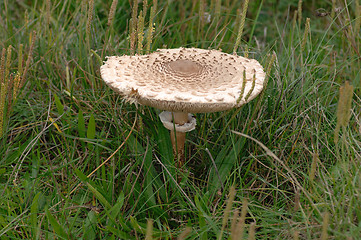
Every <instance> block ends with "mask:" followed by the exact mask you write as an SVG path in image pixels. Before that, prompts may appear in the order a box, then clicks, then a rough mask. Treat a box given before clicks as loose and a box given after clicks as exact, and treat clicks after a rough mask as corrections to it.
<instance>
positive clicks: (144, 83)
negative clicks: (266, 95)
mask: <svg viewBox="0 0 361 240" xmlns="http://www.w3.org/2000/svg"><path fill="white" fill-rule="evenodd" d="M244 72H245V76H246V80H247V81H245V84H246V85H245V86H243V83H244V81H243V75H244ZM254 74H255V82H254V83H252V82H253V77H254ZM101 75H102V78H103V79H104V81H105V82H106V83H107V84H109V85H110V86H111V87H112V88H113V89H114V90H116V91H117V92H119V93H120V94H122V95H124V96H126V97H127V98H129V97H131V95H132V94H131V93H132V91H134V90H136V91H138V94H137V99H136V101H137V102H139V103H140V104H143V105H148V106H151V107H155V108H158V109H162V110H167V111H182V112H193V113H199V112H217V111H224V110H228V109H231V108H234V107H239V106H241V105H243V104H245V103H246V102H248V101H250V100H252V99H253V98H254V97H256V96H257V95H258V94H259V93H260V91H261V90H262V88H263V81H264V78H265V73H264V71H263V68H262V66H261V65H260V64H259V63H258V62H257V61H256V60H253V59H252V60H250V59H247V58H244V57H241V56H235V55H230V54H226V53H222V52H220V51H218V50H204V49H197V48H190V49H187V48H178V49H160V50H158V51H157V52H154V53H151V54H149V55H136V56H121V57H117V56H113V57H108V60H107V61H106V62H105V64H104V65H103V66H102V67H101ZM253 84H255V85H254V88H253V91H252V92H251V93H250V90H252V85H253ZM242 88H244V96H242V97H241V98H240V101H239V102H237V99H238V98H239V95H240V94H241V93H242ZM248 94H250V96H249V97H248V99H245V97H246V96H247V95H248Z"/></svg>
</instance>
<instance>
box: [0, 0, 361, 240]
mask: <svg viewBox="0 0 361 240" xmlns="http://www.w3.org/2000/svg"><path fill="white" fill-rule="evenodd" d="M360 12H361V9H360V1H359V0H356V1H355V0H353V1H351V0H344V1H341V0H332V1H315V0H305V1H302V0H300V1H298V0H297V1H296V0H291V1H284V0H268V1H264V0H254V1H250V2H248V1H235V0H223V1H221V0H212V1H206V0H199V1H196V0H193V1H192V0H184V1H171V0H168V1H165V0H159V1H150V0H148V1H145V0H143V1H135V2H134V1H131V0H129V1H127V0H119V1H117V0H114V1H93V0H90V1H85V0H62V1H58V0H54V1H50V0H36V1H26V0H25V1H9V0H0V48H1V49H2V51H1V62H0V85H1V92H0V136H1V138H0V156H1V158H0V174H1V175H0V186H1V187H0V191H1V195H0V226H1V227H0V238H1V239H54V238H56V239H144V238H146V239H176V238H178V239H186V238H187V239H243V238H245V239H316V238H319V239H359V237H360V236H361V204H360V203H361V173H360V170H361V157H360V155H361V142H360V141H361V136H360V134H361V120H360V105H361V99H360V93H361V91H360V83H361V71H360V68H361V67H360V66H361V64H360V50H361V48H360V46H361V33H360V22H361V14H360ZM165 47H168V48H178V47H199V48H212V49H219V48H221V49H222V50H223V51H224V52H228V53H233V52H236V53H237V54H239V55H245V56H248V57H251V58H255V59H257V60H258V61H260V62H261V63H262V65H263V66H264V67H265V69H266V70H267V71H268V73H269V74H268V76H269V77H268V83H267V85H266V87H265V90H264V91H263V93H262V94H261V95H260V96H259V97H258V98H257V99H255V100H253V101H252V102H251V103H249V104H247V105H245V106H244V107H242V108H240V109H234V110H231V111H227V112H223V113H212V114H197V121H198V126H197V129H196V130H195V131H193V132H191V133H189V134H188V136H187V138H188V141H187V143H186V159H187V163H186V166H185V168H186V169H187V170H180V169H177V168H175V163H174V158H173V154H172V149H171V145H170V144H169V142H170V140H169V133H168V131H167V130H166V129H165V128H163V127H162V125H161V123H160V121H159V119H158V117H157V113H158V111H157V110H155V109H152V108H148V107H138V108H137V107H136V106H134V105H131V104H129V103H126V102H124V101H123V100H122V98H121V97H120V96H119V95H117V94H116V93H114V92H113V91H112V90H110V89H109V87H107V86H106V85H105V84H104V83H103V82H102V80H101V78H100V75H99V67H100V66H101V65H102V61H103V60H104V59H105V56H107V55H122V54H135V53H138V54H145V53H147V52H152V51H155V50H156V49H157V48H165ZM215 169H217V170H218V172H217V171H215ZM179 175H181V176H182V178H181V180H180V181H178V182H177V181H176V179H175V176H179Z"/></svg>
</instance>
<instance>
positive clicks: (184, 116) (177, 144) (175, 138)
mask: <svg viewBox="0 0 361 240" xmlns="http://www.w3.org/2000/svg"><path fill="white" fill-rule="evenodd" d="M172 117H173V121H174V123H175V124H179V125H183V124H185V123H187V122H188V113H183V112H172ZM170 138H171V141H172V145H173V151H174V155H175V156H176V157H177V160H178V163H177V166H178V167H179V168H180V167H182V166H183V164H184V143H185V140H186V133H185V132H177V131H176V132H175V131H174V130H171V131H170Z"/></svg>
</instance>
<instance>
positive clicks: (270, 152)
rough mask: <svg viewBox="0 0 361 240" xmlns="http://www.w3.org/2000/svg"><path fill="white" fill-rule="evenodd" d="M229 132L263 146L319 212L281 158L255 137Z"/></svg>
mask: <svg viewBox="0 0 361 240" xmlns="http://www.w3.org/2000/svg"><path fill="white" fill-rule="evenodd" d="M231 132H233V133H234V134H237V135H239V136H242V137H245V138H248V139H251V140H252V141H254V142H256V143H257V144H258V145H259V146H260V147H261V148H263V150H264V151H265V152H266V154H267V155H268V156H270V157H272V158H273V159H274V160H276V162H278V163H279V164H281V166H282V167H283V168H284V169H285V170H286V171H287V174H288V175H289V181H290V182H291V183H292V184H293V185H295V186H294V187H295V188H297V187H298V188H299V189H301V190H302V192H303V194H304V195H305V196H306V197H307V199H308V201H309V202H310V204H311V205H312V206H313V208H314V209H315V210H316V211H317V212H318V213H319V214H320V211H319V209H318V208H317V207H316V206H315V204H314V203H313V200H312V199H311V197H310V196H309V193H308V192H307V191H306V190H305V188H304V187H303V186H302V185H301V184H300V182H299V181H298V180H297V178H296V176H295V175H294V173H293V172H292V170H291V169H290V168H289V167H288V166H287V165H286V164H285V163H284V162H283V161H282V160H281V159H279V158H278V157H277V156H276V155H275V154H274V153H273V152H272V151H271V150H270V149H269V148H268V147H266V145H264V144H263V143H261V142H260V141H258V140H257V139H255V138H253V137H251V136H248V135H246V134H243V133H240V132H237V131H234V130H231Z"/></svg>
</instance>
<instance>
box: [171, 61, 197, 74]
mask: <svg viewBox="0 0 361 240" xmlns="http://www.w3.org/2000/svg"><path fill="white" fill-rule="evenodd" d="M168 66H169V68H170V69H172V70H173V71H174V72H178V73H181V74H184V75H191V74H195V73H198V72H199V71H200V70H201V66H200V65H199V64H197V63H196V62H193V61H191V60H187V59H182V60H176V61H172V62H169V63H168Z"/></svg>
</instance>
